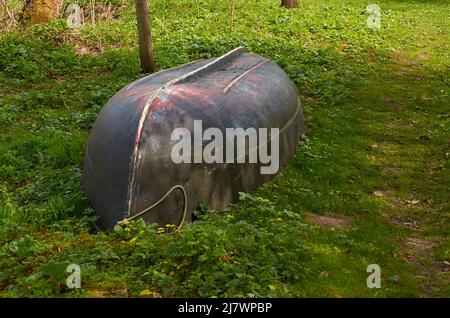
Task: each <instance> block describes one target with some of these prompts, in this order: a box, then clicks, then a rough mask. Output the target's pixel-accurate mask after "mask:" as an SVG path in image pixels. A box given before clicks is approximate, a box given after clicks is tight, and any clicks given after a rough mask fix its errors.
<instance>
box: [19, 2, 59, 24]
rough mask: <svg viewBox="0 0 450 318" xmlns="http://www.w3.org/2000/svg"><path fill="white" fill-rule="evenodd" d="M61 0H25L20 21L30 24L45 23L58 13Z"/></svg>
mask: <svg viewBox="0 0 450 318" xmlns="http://www.w3.org/2000/svg"><path fill="white" fill-rule="evenodd" d="M61 6H62V0H26V1H25V5H24V8H23V11H22V14H21V16H20V20H21V21H26V22H30V23H32V24H38V23H47V22H49V21H50V20H53V19H55V18H57V17H58V16H59V14H60V11H61Z"/></svg>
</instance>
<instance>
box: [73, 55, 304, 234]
mask: <svg viewBox="0 0 450 318" xmlns="http://www.w3.org/2000/svg"><path fill="white" fill-rule="evenodd" d="M305 129H306V126H305V123H304V118H303V111H302V107H301V104H300V100H299V94H298V91H297V88H296V87H295V85H294V84H293V83H292V82H291V80H290V79H289V78H288V76H287V75H286V74H285V73H284V72H283V70H282V69H280V68H279V67H278V66H277V65H276V64H274V63H272V62H271V61H269V60H267V59H265V58H263V57H261V56H258V55H255V54H249V53H246V52H245V50H244V49H243V48H237V49H234V50H232V51H230V52H229V53H227V54H225V55H223V56H221V57H219V58H215V59H209V60H201V61H195V62H192V63H188V64H184V65H181V66H179V67H175V68H171V69H167V70H163V71H160V72H157V73H155V74H152V75H150V76H147V77H144V78H142V79H139V80H137V81H135V82H133V83H131V84H129V85H128V86H126V87H124V88H123V89H121V90H120V91H119V92H118V93H117V94H115V95H114V96H113V97H112V98H111V99H110V100H109V102H108V103H107V105H106V106H105V107H104V108H103V109H102V111H101V112H100V114H99V116H98V118H97V120H96V122H95V124H94V127H93V129H92V132H91V135H90V137H89V141H88V146H87V150H86V156H85V164H84V170H83V177H82V183H83V186H84V188H85V190H86V193H87V195H88V197H89V199H90V201H91V203H92V205H93V207H94V210H95V212H96V214H97V215H98V216H99V219H98V225H99V227H100V228H102V229H111V228H113V227H114V226H115V225H116V224H117V223H120V222H122V221H124V220H130V219H134V218H137V217H141V218H143V219H144V221H145V222H146V223H147V224H153V223H158V224H160V225H165V224H176V225H181V224H182V223H183V222H184V220H188V219H190V218H191V216H192V212H193V211H195V210H196V209H197V207H198V206H199V204H200V203H202V202H206V203H208V204H209V207H210V208H212V209H214V210H220V209H226V208H227V207H228V205H229V204H230V203H231V202H233V201H235V200H236V199H237V197H238V192H239V191H244V192H246V191H251V190H252V189H254V188H255V187H257V186H258V185H261V184H262V183H264V182H266V181H268V180H270V179H272V178H273V177H274V176H275V175H276V173H277V172H278V170H279V167H282V166H283V165H286V164H287V162H288V161H289V159H291V158H292V157H293V156H294V154H295V150H296V147H297V145H298V141H299V137H300V136H301V135H302V134H303V133H304V132H305Z"/></svg>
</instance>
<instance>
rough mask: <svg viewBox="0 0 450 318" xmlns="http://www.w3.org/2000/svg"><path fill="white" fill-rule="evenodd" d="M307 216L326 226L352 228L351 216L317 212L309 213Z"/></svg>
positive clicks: (311, 220) (314, 221) (313, 221)
mask: <svg viewBox="0 0 450 318" xmlns="http://www.w3.org/2000/svg"><path fill="white" fill-rule="evenodd" d="M307 218H308V220H309V221H310V222H312V223H315V224H317V225H319V226H321V227H325V228H336V227H341V228H352V227H353V224H352V219H351V217H349V216H344V215H338V214H331V213H330V214H317V213H307Z"/></svg>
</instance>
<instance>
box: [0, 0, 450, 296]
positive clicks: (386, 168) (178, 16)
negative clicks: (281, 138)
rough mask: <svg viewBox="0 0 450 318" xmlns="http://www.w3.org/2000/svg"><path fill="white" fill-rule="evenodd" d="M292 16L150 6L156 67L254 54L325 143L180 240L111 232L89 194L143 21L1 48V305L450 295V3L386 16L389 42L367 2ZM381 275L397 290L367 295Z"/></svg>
mask: <svg viewBox="0 0 450 318" xmlns="http://www.w3.org/2000/svg"><path fill="white" fill-rule="evenodd" d="M278 2H279V1H268V0H264V1H236V8H235V10H231V9H232V8H231V5H230V3H229V2H225V1H207V0H204V1H188V0H186V1H168V0H167V1H160V0H157V1H152V2H151V4H152V17H153V28H154V40H155V53H156V62H157V65H158V68H160V69H163V68H167V67H171V66H175V65H179V64H182V63H185V62H188V61H191V60H195V59H199V58H210V57H213V56H217V55H220V54H222V53H225V52H226V51H228V50H230V49H232V48H234V47H236V46H239V45H244V46H246V47H247V49H248V50H249V51H251V52H254V53H257V54H261V55H263V56H265V57H267V58H269V59H272V60H274V61H275V62H276V63H277V64H278V65H280V66H281V67H282V68H283V69H284V70H285V71H286V72H287V73H288V74H289V76H290V77H291V79H292V80H293V81H294V82H295V83H296V84H297V86H298V88H299V90H300V93H301V97H302V102H303V106H304V111H305V115H306V118H307V123H308V128H309V132H308V136H307V138H305V139H303V140H302V142H301V145H300V147H299V149H298V153H297V155H296V157H295V159H294V160H293V161H292V162H291V163H290V164H289V166H288V167H286V168H285V169H283V170H282V172H281V173H280V176H279V177H277V178H276V179H275V180H274V181H272V182H270V183H268V184H266V185H264V186H263V187H261V188H260V189H258V190H257V191H256V192H255V193H253V194H242V195H241V202H240V203H239V204H237V205H235V206H234V207H233V209H232V210H231V211H228V212H221V213H210V212H209V211H208V209H207V207H203V209H202V210H201V211H199V216H198V220H197V221H196V222H193V223H189V224H187V225H186V226H185V227H184V228H183V229H181V230H175V231H173V230H172V229H170V228H168V229H158V228H148V227H146V226H144V225H143V224H142V223H140V222H134V223H132V224H130V225H129V226H127V227H125V228H124V229H121V228H119V229H117V230H116V231H115V232H114V233H105V232H97V231H96V230H95V227H94V225H93V224H94V223H93V222H94V216H93V211H92V209H91V208H90V206H89V204H88V202H87V200H86V198H85V196H84V194H83V191H82V188H81V187H80V185H79V178H80V174H81V169H82V164H83V154H84V149H85V144H86V140H87V137H88V134H89V131H90V128H91V127H92V124H93V122H94V120H95V118H96V115H97V114H98V112H99V110H100V109H101V107H102V106H103V105H104V104H105V103H106V101H107V100H108V99H109V98H110V97H111V96H112V95H113V94H114V93H115V92H116V91H117V90H118V89H120V88H121V87H123V86H124V85H126V84H127V83H129V82H131V81H132V80H135V79H137V78H139V77H141V76H143V74H139V64H138V55H137V51H136V47H135V43H137V39H136V30H135V24H134V13H133V9H132V8H130V7H122V9H121V10H122V11H120V12H118V13H117V15H115V18H113V19H110V20H108V21H104V22H102V21H97V24H96V26H95V28H94V27H93V26H91V25H86V26H84V27H83V28H82V29H81V30H70V29H67V28H66V27H65V25H64V22H63V21H55V22H53V23H51V24H48V25H45V26H33V27H29V28H27V29H24V30H21V31H20V32H14V31H8V32H4V33H3V34H2V35H1V37H0V107H1V109H0V131H1V134H0V200H1V201H0V241H1V245H2V247H1V249H0V294H1V295H2V296H50V295H53V296H54V295H57V296H62V297H67V296H69V297H73V296H94V297H104V296H150V297H160V296H190V297H198V296H201V297H211V296H237V297H245V296H248V297H267V296H268V297H274V296H280V297H292V296H300V297H303V296H320V297H323V296H327V297H329V296H332V297H343V296H367V297H387V296H400V297H406V296H449V295H450V290H449V289H448V286H449V274H448V273H449V272H448V271H449V262H450V255H449V247H450V246H449V245H450V244H449V240H448V237H449V224H450V223H449V205H448V201H449V200H448V189H449V181H448V180H449V170H448V168H449V163H448V157H449V155H448V154H449V125H448V116H449V114H448V111H449V96H448V92H449V77H448V75H449V65H448V51H449V49H448V44H449V35H448V34H449V33H448V30H449V22H448V19H446V14H445V13H446V12H447V11H448V9H449V6H448V4H446V3H445V1H434V2H433V1H430V2H428V1H427V2H425V1H423V2H422V1H380V2H379V5H380V7H381V8H382V12H383V18H382V28H381V30H379V31H373V30H371V29H369V28H367V26H366V19H367V16H366V15H364V14H363V11H364V4H362V3H361V2H360V1H350V0H348V1H344V0H340V1H334V2H333V3H331V4H330V3H329V2H328V1H305V2H302V4H301V7H300V8H299V9H296V10H284V9H281V8H279V4H278ZM232 12H235V13H234V14H232ZM308 213H315V214H322V215H330V214H333V215H334V216H339V215H344V216H345V217H348V218H350V219H351V224H352V226H351V227H349V228H339V227H337V228H335V227H331V228H329V227H321V226H319V225H317V224H315V223H313V222H312V221H311V219H309V218H307V215H308ZM71 263H76V264H79V265H80V266H81V270H82V289H81V290H78V291H73V290H68V289H67V288H66V287H65V277H66V274H65V269H66V267H67V265H68V264H71ZM369 264H379V265H380V266H381V269H382V288H381V289H368V288H367V287H366V278H367V276H368V275H369V274H368V273H366V267H367V265H369Z"/></svg>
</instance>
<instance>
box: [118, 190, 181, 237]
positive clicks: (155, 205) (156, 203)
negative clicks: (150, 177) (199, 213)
mask: <svg viewBox="0 0 450 318" xmlns="http://www.w3.org/2000/svg"><path fill="white" fill-rule="evenodd" d="M176 189H178V190H180V191H181V192H182V193H183V201H184V204H183V215H182V216H181V221H180V224H178V226H177V227H178V228H181V227H182V226H183V223H184V221H185V219H186V212H187V203H188V199H187V194H186V190H185V189H184V188H183V186H181V185H179V184H177V185H176V186H173V187H172V188H171V189H170V190H169V191H167V192H166V194H164V195H163V196H162V197H161V199H159V200H158V201H156V202H155V203H153V204H152V205H151V206H149V207H148V208H146V209H144V210H142V211H140V212H138V213H136V214H135V215H133V216H131V217H129V218H125V219H123V220H122V221H120V222H118V223H117V224H119V225H121V224H123V223H126V222H129V221H132V220H134V219H136V218H138V217H140V216H142V215H143V214H145V213H147V212H149V211H151V210H153V209H154V208H156V207H157V206H158V205H159V204H160V203H161V202H162V201H164V200H165V199H166V198H167V197H168V196H169V194H171V193H172V192H173V191H174V190H176Z"/></svg>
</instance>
